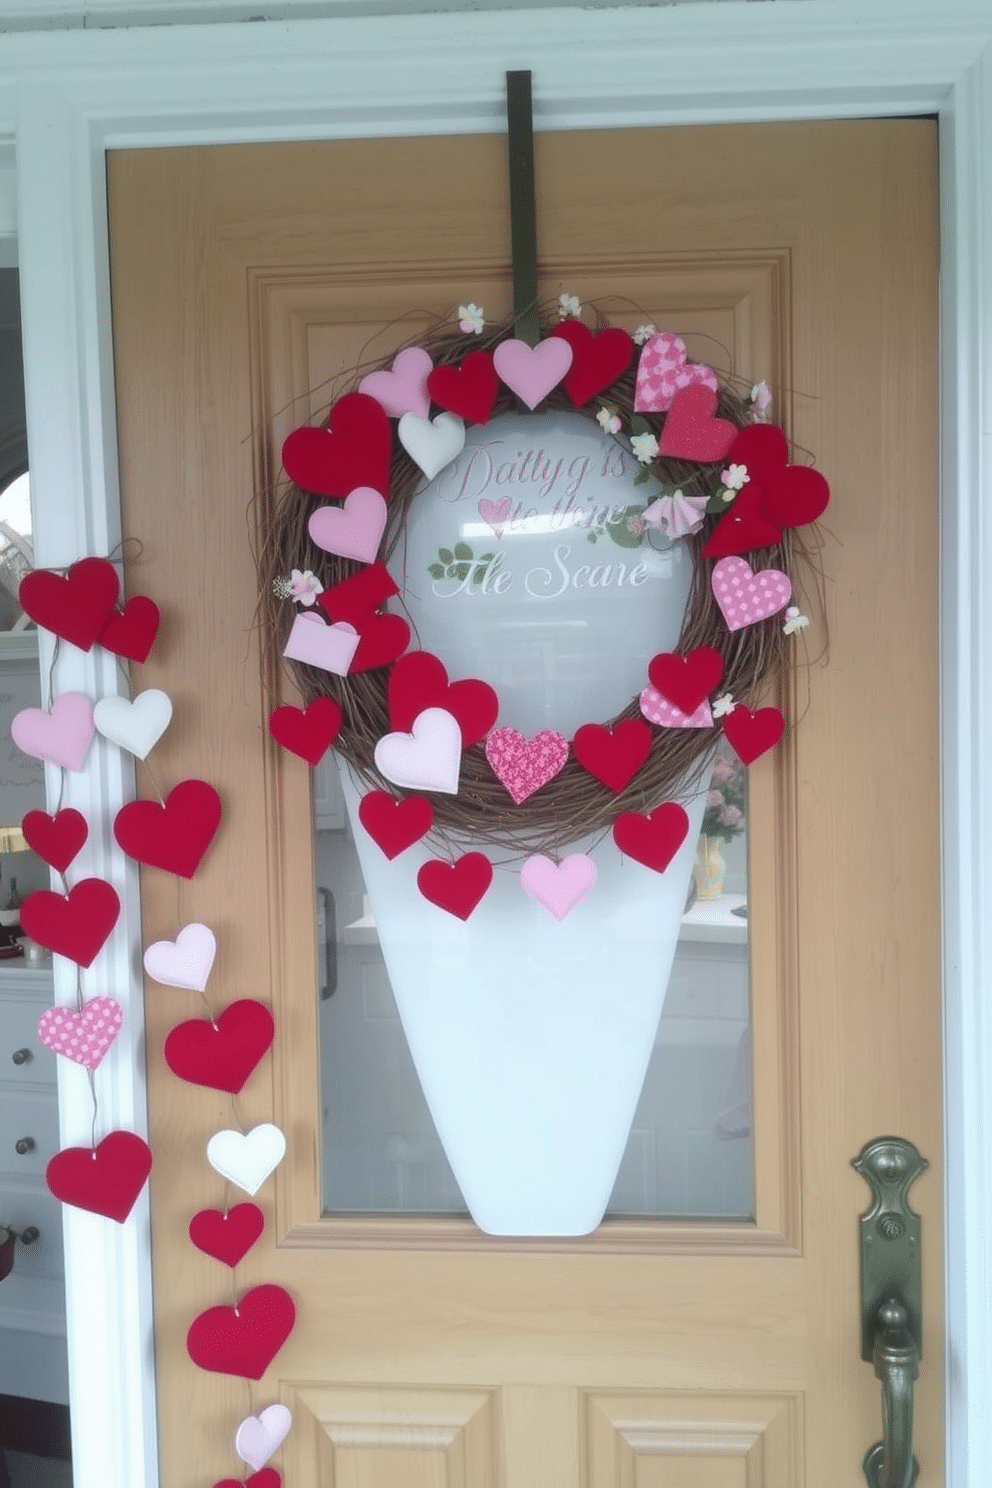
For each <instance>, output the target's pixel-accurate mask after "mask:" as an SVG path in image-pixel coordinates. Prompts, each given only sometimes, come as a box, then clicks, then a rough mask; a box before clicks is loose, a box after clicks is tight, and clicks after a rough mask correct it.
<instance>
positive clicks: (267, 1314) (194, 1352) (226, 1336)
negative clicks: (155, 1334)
mask: <svg viewBox="0 0 992 1488" xmlns="http://www.w3.org/2000/svg"><path fill="white" fill-rule="evenodd" d="M295 1322H296V1308H295V1306H294V1305H293V1299H292V1297H291V1296H290V1295H289V1293H288V1292H287V1291H286V1290H285V1288H284V1287H280V1286H272V1285H265V1286H257V1287H252V1289H251V1291H250V1292H245V1294H244V1296H243V1297H242V1298H241V1300H240V1301H239V1302H238V1305H237V1307H208V1308H207V1310H206V1312H201V1313H200V1315H199V1317H196V1318H194V1319H193V1321H192V1323H191V1324H190V1327H189V1332H188V1333H187V1334H186V1352H187V1353H188V1354H189V1356H190V1358H191V1359H192V1360H193V1363H194V1364H198V1365H199V1366H200V1368H201V1369H209V1370H211V1371H212V1372H213V1373H215V1374H235V1375H237V1376H238V1377H239V1378H240V1379H254V1380H257V1379H261V1378H262V1375H263V1374H264V1373H265V1371H266V1370H267V1369H268V1367H269V1365H270V1364H271V1363H272V1360H273V1359H274V1358H275V1356H276V1354H277V1353H278V1352H279V1350H280V1349H281V1348H282V1346H283V1344H284V1343H285V1342H286V1339H287V1338H288V1337H289V1335H290V1333H292V1331H293V1324H294V1323H295Z"/></svg>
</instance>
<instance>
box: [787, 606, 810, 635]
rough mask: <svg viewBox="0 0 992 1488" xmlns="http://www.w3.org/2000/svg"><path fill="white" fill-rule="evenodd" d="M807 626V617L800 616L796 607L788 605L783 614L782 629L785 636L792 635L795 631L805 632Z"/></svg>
mask: <svg viewBox="0 0 992 1488" xmlns="http://www.w3.org/2000/svg"><path fill="white" fill-rule="evenodd" d="M808 624H809V616H808V615H803V614H801V613H800V611H799V608H798V606H797V605H790V606H789V608H788V609H787V610H786V612H785V624H784V625H783V626H782V629H783V630H784V631H785V634H786V635H794V634H795V632H796V631H797V630H805V629H806V627H807V625H808Z"/></svg>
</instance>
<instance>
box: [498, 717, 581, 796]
mask: <svg viewBox="0 0 992 1488" xmlns="http://www.w3.org/2000/svg"><path fill="white" fill-rule="evenodd" d="M486 759H487V760H488V761H489V765H490V768H491V769H492V772H493V774H494V775H495V776H496V779H497V780H498V781H499V782H500V784H501V785H503V786H505V787H506V789H507V790H508V791H509V793H510V795H511V796H512V797H513V799H514V801H515V802H516V804H517V805H518V806H519V805H520V802H521V801H526V799H527V797H528V796H532V795H533V794H534V792H535V791H539V790H540V789H541V786H542V785H547V783H548V781H549V780H553V779H554V778H555V776H556V775H557V774H558V772H559V770H563V769H564V768H565V764H566V762H567V760H568V740H567V739H566V738H565V736H564V735H563V734H559V733H556V732H555V731H554V729H542V730H541V732H540V733H539V734H535V735H534V737H533V738H532V739H527V738H525V737H524V735H523V734H522V733H521V732H520V730H519V729H515V728H498V729H493V731H492V733H491V734H490V735H489V738H488V739H487V740H486Z"/></svg>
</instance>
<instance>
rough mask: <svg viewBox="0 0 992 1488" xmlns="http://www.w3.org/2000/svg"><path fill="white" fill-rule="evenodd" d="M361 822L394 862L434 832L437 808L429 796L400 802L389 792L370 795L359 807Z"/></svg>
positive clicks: (377, 844)
mask: <svg viewBox="0 0 992 1488" xmlns="http://www.w3.org/2000/svg"><path fill="white" fill-rule="evenodd" d="M405 732H407V733H408V732H409V730H405ZM358 820H359V821H360V822H361V824H362V826H363V827H364V828H365V830H366V832H368V834H369V836H370V837H371V838H372V841H373V842H374V843H375V844H376V846H377V847H381V848H382V851H383V852H384V853H385V854H386V857H387V858H390V859H392V858H398V857H399V855H400V853H401V852H406V850H407V848H408V847H412V846H413V844H414V843H415V842H419V841H420V839H421V837H423V836H425V834H426V833H427V832H429V831H430V829H431V827H432V826H433V825H434V808H433V806H432V805H431V803H430V801H428V799H427V797H426V796H406V797H405V798H404V799H403V800H402V801H398V800H397V799H396V797H395V796H391V795H390V794H389V792H388V791H369V793H368V795H365V796H363V797H362V799H361V800H360V801H359V803H358Z"/></svg>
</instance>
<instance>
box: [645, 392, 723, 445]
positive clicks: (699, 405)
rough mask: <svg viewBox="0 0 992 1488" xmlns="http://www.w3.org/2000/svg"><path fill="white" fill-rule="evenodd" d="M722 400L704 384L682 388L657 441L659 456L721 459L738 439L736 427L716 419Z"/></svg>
mask: <svg viewBox="0 0 992 1488" xmlns="http://www.w3.org/2000/svg"><path fill="white" fill-rule="evenodd" d="M718 401H719V399H718V398H717V395H716V393H714V391H713V389H712V388H708V387H704V386H703V384H702V383H698V382H697V383H693V384H692V385H691V386H690V387H684V388H680V389H679V391H678V392H677V393H676V394H675V397H674V398H673V399H672V406H671V408H670V409H669V411H668V413H667V415H666V417H665V422H664V425H663V427H662V430H661V435H660V437H659V439H658V453H659V455H671V456H672V457H673V458H675V459H679V460H722V459H723V458H724V456H725V455H726V453H727V451H728V450H729V448H730V446H731V445H732V444H733V442H734V440H735V439H736V437H737V425H736V424H732V423H731V422H730V420H729V419H721V418H715V417H714V415H715V413H716V409H717V403H718Z"/></svg>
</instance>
